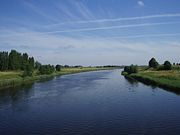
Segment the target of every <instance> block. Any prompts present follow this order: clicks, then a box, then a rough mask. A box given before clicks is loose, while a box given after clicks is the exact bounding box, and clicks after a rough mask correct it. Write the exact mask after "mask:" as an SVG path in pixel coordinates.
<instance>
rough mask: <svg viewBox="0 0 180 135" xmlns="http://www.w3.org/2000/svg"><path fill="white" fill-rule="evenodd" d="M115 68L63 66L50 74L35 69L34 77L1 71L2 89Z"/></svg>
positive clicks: (20, 72) (16, 72)
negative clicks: (62, 76)
mask: <svg viewBox="0 0 180 135" xmlns="http://www.w3.org/2000/svg"><path fill="white" fill-rule="evenodd" d="M108 69H113V68H103V67H102V68H96V67H83V68H82V67H79V68H62V69H61V71H59V72H54V73H53V74H48V75H38V74H37V73H36V71H34V73H33V76H32V77H22V74H23V73H22V71H7V72H0V89H7V88H13V87H17V86H23V85H28V84H32V83H34V82H36V81H42V80H47V79H50V78H53V77H55V76H61V75H67V74H74V73H80V72H88V71H98V70H108Z"/></svg>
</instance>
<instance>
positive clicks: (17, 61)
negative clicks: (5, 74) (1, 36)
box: [0, 50, 67, 76]
mask: <svg viewBox="0 0 180 135" xmlns="http://www.w3.org/2000/svg"><path fill="white" fill-rule="evenodd" d="M66 66H67V65H66ZM61 67H62V66H61V65H56V66H55V67H54V66H53V65H50V64H49V65H42V64H41V63H40V62H38V61H36V62H35V60H34V58H33V57H29V56H28V54H27V53H23V54H21V53H19V52H17V51H16V50H11V52H10V53H8V52H4V51H3V52H0V71H7V70H11V71H17V70H22V71H23V76H32V74H33V71H34V69H36V70H38V71H39V74H52V73H53V72H55V71H60V70H61Z"/></svg>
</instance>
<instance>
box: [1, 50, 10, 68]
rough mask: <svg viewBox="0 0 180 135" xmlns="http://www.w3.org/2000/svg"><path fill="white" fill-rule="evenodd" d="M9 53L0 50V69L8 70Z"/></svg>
mask: <svg viewBox="0 0 180 135" xmlns="http://www.w3.org/2000/svg"><path fill="white" fill-rule="evenodd" d="M8 65H9V55H8V52H0V71H5V70H8Z"/></svg>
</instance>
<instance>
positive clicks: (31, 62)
mask: <svg viewBox="0 0 180 135" xmlns="http://www.w3.org/2000/svg"><path fill="white" fill-rule="evenodd" d="M29 65H30V66H31V68H32V69H34V57H29Z"/></svg>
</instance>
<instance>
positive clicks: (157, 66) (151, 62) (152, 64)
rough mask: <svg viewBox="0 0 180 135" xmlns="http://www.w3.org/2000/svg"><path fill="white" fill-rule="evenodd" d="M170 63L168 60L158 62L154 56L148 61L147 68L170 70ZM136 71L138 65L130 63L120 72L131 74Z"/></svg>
mask: <svg viewBox="0 0 180 135" xmlns="http://www.w3.org/2000/svg"><path fill="white" fill-rule="evenodd" d="M173 65H180V63H176V64H175V63H173ZM172 67H173V66H172V64H171V63H170V62H169V61H167V60H166V61H164V63H163V64H159V63H158V61H157V60H156V59H155V58H151V59H150V60H149V63H148V68H147V69H149V68H152V69H155V70H171V69H172ZM137 72H138V66H137V65H130V66H125V67H124V71H123V72H122V73H123V74H132V73H137Z"/></svg>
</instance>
